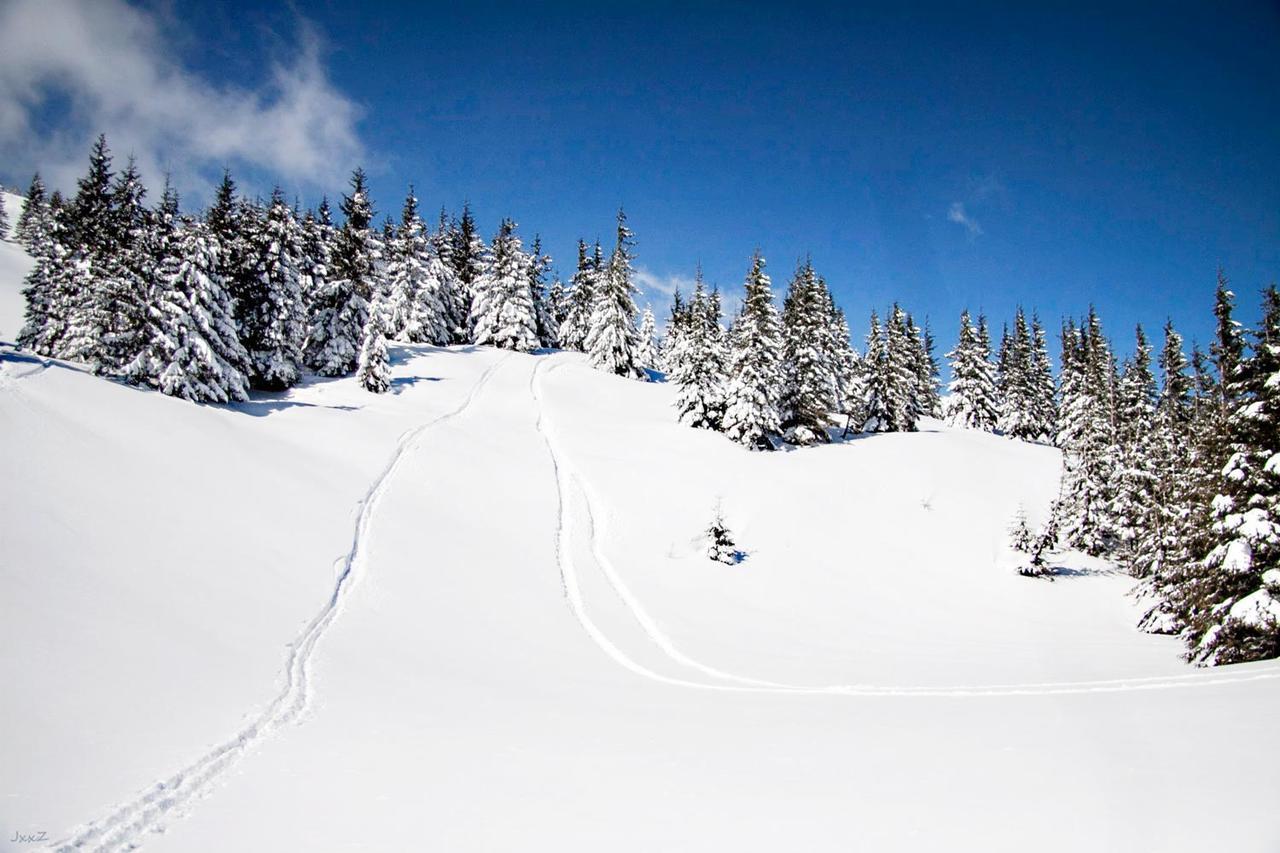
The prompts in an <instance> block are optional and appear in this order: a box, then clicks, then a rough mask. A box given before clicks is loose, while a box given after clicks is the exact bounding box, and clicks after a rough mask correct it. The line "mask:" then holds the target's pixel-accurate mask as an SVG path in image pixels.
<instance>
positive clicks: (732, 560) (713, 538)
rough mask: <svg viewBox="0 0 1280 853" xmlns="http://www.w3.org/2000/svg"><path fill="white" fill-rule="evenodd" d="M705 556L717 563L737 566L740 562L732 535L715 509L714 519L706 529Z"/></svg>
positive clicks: (739, 555)
mask: <svg viewBox="0 0 1280 853" xmlns="http://www.w3.org/2000/svg"><path fill="white" fill-rule="evenodd" d="M707 556H708V557H710V558H711V559H713V560H715V561H716V562H718V563H724V564H726V565H730V566H733V565H737V564H738V563H740V562H742V552H741V551H739V550H738V549H737V545H736V543H735V542H734V541H733V535H732V534H731V533H730V532H729V528H728V527H726V526H725V523H724V513H723V512H722V511H721V510H720V507H719V506H717V507H716V515H715V518H713V519H712V520H711V525H710V526H709V527H708V528H707Z"/></svg>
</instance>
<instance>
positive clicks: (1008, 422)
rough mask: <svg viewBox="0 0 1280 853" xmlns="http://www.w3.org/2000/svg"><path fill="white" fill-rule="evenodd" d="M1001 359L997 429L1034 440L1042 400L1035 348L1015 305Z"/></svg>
mask: <svg viewBox="0 0 1280 853" xmlns="http://www.w3.org/2000/svg"><path fill="white" fill-rule="evenodd" d="M1002 349H1004V350H1005V352H1004V356H1003V358H1002V359H1001V366H1002V368H1003V369H1002V372H1001V377H1000V389H1001V392H1002V393H1001V399H1000V418H999V422H998V426H999V429H1000V432H1002V433H1004V434H1005V435H1007V436H1009V437H1011V438H1021V439H1024V440H1027V441H1034V440H1036V439H1038V438H1040V437H1041V435H1042V431H1043V427H1042V426H1041V412H1040V411H1039V409H1040V406H1041V403H1040V401H1039V400H1037V390H1036V387H1035V384H1034V383H1035V366H1034V364H1033V360H1034V357H1035V355H1034V350H1033V344H1032V341H1031V330H1030V329H1029V328H1028V327H1027V318H1026V315H1025V314H1023V312H1022V306H1018V309H1017V312H1016V313H1015V314H1014V317H1013V332H1012V334H1010V335H1009V336H1008V343H1007V345H1006V346H1004V347H1002Z"/></svg>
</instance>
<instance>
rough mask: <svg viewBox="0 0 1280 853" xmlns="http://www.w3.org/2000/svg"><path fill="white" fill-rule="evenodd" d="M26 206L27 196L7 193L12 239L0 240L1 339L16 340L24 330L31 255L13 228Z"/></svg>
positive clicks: (6, 211)
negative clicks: (25, 287)
mask: <svg viewBox="0 0 1280 853" xmlns="http://www.w3.org/2000/svg"><path fill="white" fill-rule="evenodd" d="M24 207H26V199H24V198H23V197H22V196H20V195H14V194H13V193H10V192H5V193H4V209H5V213H6V214H8V216H9V234H8V237H9V239H8V240H0V341H8V342H10V343H12V342H13V340H14V339H15V338H17V337H18V332H20V331H21V330H22V314H23V307H24V306H23V302H22V278H23V276H25V275H26V274H27V271H28V270H30V269H31V263H32V261H31V258H30V257H29V256H28V255H27V253H26V252H24V251H22V247H20V246H19V245H18V244H17V243H16V242H13V229H14V227H15V226H16V225H17V224H18V217H19V216H21V215H22V209H23V208H24Z"/></svg>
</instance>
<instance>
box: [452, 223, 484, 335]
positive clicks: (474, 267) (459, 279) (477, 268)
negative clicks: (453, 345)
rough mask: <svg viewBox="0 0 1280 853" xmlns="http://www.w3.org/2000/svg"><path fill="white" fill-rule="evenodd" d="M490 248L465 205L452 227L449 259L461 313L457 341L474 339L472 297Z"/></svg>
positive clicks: (458, 308)
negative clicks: (460, 216) (459, 333)
mask: <svg viewBox="0 0 1280 853" xmlns="http://www.w3.org/2000/svg"><path fill="white" fill-rule="evenodd" d="M488 255H489V249H488V247H487V246H486V245H485V242H484V238H482V237H481V236H480V229H479V228H477V227H476V221H475V217H474V216H472V214H471V205H470V204H464V205H463V206H462V218H461V219H459V220H458V221H457V222H455V223H453V225H451V227H450V229H449V261H450V263H451V264H452V265H453V272H454V276H453V287H454V293H455V295H456V300H455V301H456V306H457V310H458V312H459V314H460V316H459V317H458V318H457V322H458V323H459V324H460V326H461V328H460V330H459V331H460V332H461V338H460V340H459V341H458V343H468V342H472V341H473V340H474V335H473V334H472V331H473V330H472V328H471V319H472V318H473V317H475V310H474V306H473V305H472V300H474V299H475V288H476V286H477V282H479V280H480V278H481V277H482V276H483V275H484V274H485V271H486V270H487V269H488V268H489V265H490V259H489V256H488Z"/></svg>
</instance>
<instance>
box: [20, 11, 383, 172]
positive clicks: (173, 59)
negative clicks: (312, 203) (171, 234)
mask: <svg viewBox="0 0 1280 853" xmlns="http://www.w3.org/2000/svg"><path fill="white" fill-rule="evenodd" d="M294 35H295V37H294V40H293V43H292V44H289V45H286V46H285V47H284V48H283V50H284V51H285V52H287V57H286V58H279V59H273V58H271V57H265V58H264V63H263V64H264V65H265V67H267V68H268V73H267V74H266V76H265V79H264V81H263V82H262V83H261V84H260V85H258V86H257V87H253V88H246V87H242V86H235V85H229V84H224V83H221V82H219V81H214V80H210V79H206V78H204V77H202V76H200V75H198V74H196V73H194V72H192V71H191V70H189V69H188V68H186V67H184V65H183V64H182V61H181V57H179V56H176V55H174V52H173V48H172V46H173V45H175V44H179V43H181V41H182V40H181V39H180V38H174V37H172V36H173V34H171V33H166V32H165V31H164V28H163V26H162V24H161V20H160V19H159V18H158V17H157V16H156V15H154V14H151V13H149V12H147V11H144V10H142V9H138V8H135V7H133V6H130V5H129V4H127V3H125V2H123V0H8V2H5V3H0V161H3V162H4V164H5V167H6V169H8V170H11V171H13V172H14V173H15V177H25V175H27V174H29V173H30V172H31V171H34V170H35V169H37V168H39V169H40V170H41V171H43V172H44V173H45V175H46V176H47V177H48V178H49V179H51V181H52V182H53V183H55V184H57V185H61V186H63V187H64V188H65V187H69V186H70V184H71V181H72V180H73V179H74V177H75V176H76V175H78V174H79V172H80V171H82V170H83V161H84V158H85V156H86V154H87V151H88V146H89V143H90V141H91V140H92V139H93V137H94V136H96V135H97V134H98V132H100V131H101V132H105V133H106V134H107V137H108V142H109V143H110V145H111V147H112V149H113V150H114V151H116V152H118V153H119V154H122V155H123V154H129V153H132V154H134V155H135V156H136V157H137V159H138V163H139V166H140V167H141V168H142V170H143V172H144V175H147V176H148V178H149V179H150V180H154V179H155V178H156V177H158V175H159V174H160V173H161V172H163V171H171V172H173V174H174V176H175V180H176V181H177V182H178V184H179V187H183V186H184V185H187V186H192V185H194V186H200V187H202V186H203V185H204V184H205V182H206V181H207V180H208V179H209V177H210V176H211V175H214V174H216V173H217V172H218V171H219V170H220V169H221V167H222V166H223V165H224V164H230V165H243V166H246V167H250V168H255V169H259V170H261V171H262V172H263V173H266V174H268V175H270V176H271V177H272V178H278V179H279V180H281V181H284V182H286V183H289V184H292V185H294V186H297V185H299V184H301V185H302V186H304V187H307V188H311V187H320V186H332V185H333V184H334V183H335V182H340V181H341V180H342V179H343V178H344V176H345V175H346V174H347V173H348V171H349V169H350V168H351V167H352V166H354V165H355V164H356V162H357V161H358V159H359V158H360V157H361V156H362V154H363V146H362V144H361V142H360V138H359V135H358V133H357V131H356V121H357V119H358V118H359V114H360V108H359V106H358V105H357V104H356V103H355V102H353V101H352V100H351V99H350V98H349V97H347V96H346V95H345V94H343V93H342V92H340V91H339V90H338V89H336V88H335V87H334V86H333V84H332V83H331V81H330V80H329V76H328V73H327V71H326V69H325V67H324V65H323V64H322V61H321V54H322V48H323V45H322V41H321V38H320V36H319V34H318V33H317V32H316V31H315V30H314V29H313V28H312V27H311V26H310V25H308V24H307V23H306V22H305V21H303V20H299V23H298V28H297V32H296V33H295V34H294ZM64 103H65V106H64V105H63V104H64ZM47 104H55V105H56V109H57V110H59V111H60V112H61V113H62V114H60V115H59V114H55V115H53V116H52V119H53V120H52V121H51V122H50V121H49V120H48V119H49V117H47V116H41V115H40V112H41V109H42V107H43V108H48V107H47V106H46V105H47Z"/></svg>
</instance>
